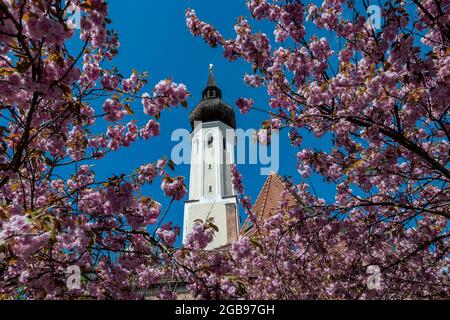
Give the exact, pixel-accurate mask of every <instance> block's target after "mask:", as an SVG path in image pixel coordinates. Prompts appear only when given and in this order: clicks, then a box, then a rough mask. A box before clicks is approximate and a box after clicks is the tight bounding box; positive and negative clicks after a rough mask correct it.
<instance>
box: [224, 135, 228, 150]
mask: <svg viewBox="0 0 450 320" xmlns="http://www.w3.org/2000/svg"><path fill="white" fill-rule="evenodd" d="M223 150H227V139H226V138H225V137H223Z"/></svg>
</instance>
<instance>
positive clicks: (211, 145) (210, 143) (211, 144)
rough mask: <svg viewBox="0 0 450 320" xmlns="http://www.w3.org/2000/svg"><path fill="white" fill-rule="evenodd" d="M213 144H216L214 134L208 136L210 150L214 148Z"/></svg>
mask: <svg viewBox="0 0 450 320" xmlns="http://www.w3.org/2000/svg"><path fill="white" fill-rule="evenodd" d="M213 142H214V138H213V136H212V134H211V135H208V138H207V144H208V148H212V147H213Z"/></svg>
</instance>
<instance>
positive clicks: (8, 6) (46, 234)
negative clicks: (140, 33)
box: [0, 0, 189, 299]
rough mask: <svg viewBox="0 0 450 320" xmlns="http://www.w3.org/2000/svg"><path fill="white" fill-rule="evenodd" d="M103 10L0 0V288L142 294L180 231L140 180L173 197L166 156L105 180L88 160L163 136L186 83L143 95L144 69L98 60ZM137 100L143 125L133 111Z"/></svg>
mask: <svg viewBox="0 0 450 320" xmlns="http://www.w3.org/2000/svg"><path fill="white" fill-rule="evenodd" d="M107 9H108V7H107V3H106V2H105V1H103V0H82V1H81V0H70V1H60V0H39V1H25V0H0V118H1V120H0V136H1V154H0V298H5V299H8V298H27V299H60V298H63V299H71V298H78V297H84V298H95V299H98V298H125V299H134V298H141V297H142V296H141V295H139V294H138V289H139V288H142V287H143V288H147V287H148V285H149V284H150V283H154V282H156V281H158V279H159V278H160V277H161V276H163V275H164V273H165V270H164V268H163V264H162V263H161V262H160V260H161V259H163V257H162V255H161V254H159V253H158V252H165V251H166V250H167V246H171V245H173V241H174V239H175V237H176V234H177V231H176V229H175V228H174V227H173V226H172V224H170V223H168V224H164V225H162V226H161V221H162V219H163V216H162V215H161V211H162V207H161V204H160V203H159V202H157V201H156V200H155V199H153V198H151V197H149V196H144V195H143V194H142V192H141V188H142V187H143V186H144V185H146V184H150V183H152V182H153V183H158V182H157V180H158V179H161V180H162V181H161V182H159V183H161V188H162V191H163V192H164V194H165V195H167V196H168V197H170V198H171V199H172V201H174V200H179V199H181V198H182V197H183V196H184V195H185V194H186V188H185V186H184V179H183V177H171V176H170V175H169V172H168V171H170V169H173V163H172V162H171V161H170V160H167V159H164V158H162V159H161V160H159V161H157V162H156V163H149V164H144V165H142V166H140V167H139V168H136V169H135V170H134V171H133V169H132V168H130V172H128V173H127V174H126V175H125V174H124V175H121V176H113V177H110V178H109V179H106V180H102V181H101V180H98V179H96V177H95V173H94V171H93V167H92V164H95V162H96V161H98V160H99V159H101V158H103V157H105V156H106V155H107V154H108V153H111V152H114V151H117V150H118V149H122V148H125V147H128V146H130V145H131V144H133V143H135V142H136V141H137V140H138V139H144V140H145V139H149V138H151V137H153V136H157V135H159V133H160V124H159V123H158V119H159V114H160V112H162V111H163V110H164V109H166V108H170V107H176V106H178V105H180V104H181V105H183V106H186V99H187V97H188V95H189V94H188V92H187V89H186V87H185V86H184V85H183V84H177V83H175V82H173V81H171V80H162V81H160V82H159V83H157V84H156V85H155V87H154V89H153V92H152V94H149V93H146V92H143V90H144V89H145V86H146V85H147V80H146V73H145V72H144V73H139V72H138V71H133V72H132V73H131V75H130V77H128V78H125V77H124V76H122V75H121V74H120V73H119V71H118V69H116V68H107V67H106V66H107V65H110V64H111V62H112V60H113V58H114V57H115V56H116V55H117V53H118V47H119V39H118V35H117V33H115V32H114V31H113V30H111V29H110V28H109V25H110V23H111V21H110V19H109V18H108V11H107ZM77 10H78V11H79V12H80V18H81V19H80V24H79V25H77V26H76V25H74V21H73V19H72V18H71V15H70V12H73V11H77ZM76 28H77V29H79V30H75V29H76ZM80 42H81V44H80ZM79 44H80V45H79ZM78 45H79V47H80V48H79V50H75V51H74V50H71V49H70V48H73V47H77V46H78ZM136 100H137V101H138V102H142V106H143V111H144V113H145V114H147V115H148V116H149V119H148V122H147V123H146V124H142V125H139V123H138V122H137V121H136V120H133V115H134V112H133V110H132V107H131V105H132V103H133V102H134V101H136ZM99 118H103V120H102V121H103V122H101V123H100V124H98V120H100V119H99ZM102 123H106V126H105V125H102ZM94 125H96V127H95V130H94ZM99 128H100V129H99ZM99 130H100V133H94V132H99ZM73 168H76V170H75V171H73ZM169 168H170V169H169ZM61 172H65V173H67V174H66V175H62V173H61ZM70 172H71V173H72V174H70ZM158 177H159V178H158ZM167 210H168V208H167V209H166V212H167ZM152 225H153V226H154V227H156V229H155V232H154V233H153V234H152V233H150V232H149V228H148V227H149V226H152ZM155 265H157V266H158V267H157V268H156V267H152V266H155ZM68 270H75V271H78V275H76V274H74V275H75V276H78V278H79V279H78V280H79V281H78V283H77V279H75V278H74V282H73V283H68V277H69V276H70V274H67V272H68ZM162 294H163V295H164V291H163V292H162Z"/></svg>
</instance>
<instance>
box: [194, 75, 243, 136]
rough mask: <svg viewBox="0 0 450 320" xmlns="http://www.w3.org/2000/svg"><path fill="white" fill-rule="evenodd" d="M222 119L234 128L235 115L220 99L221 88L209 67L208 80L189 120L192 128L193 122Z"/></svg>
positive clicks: (231, 108)
mask: <svg viewBox="0 0 450 320" xmlns="http://www.w3.org/2000/svg"><path fill="white" fill-rule="evenodd" d="M195 121H201V122H211V121H222V122H223V123H225V124H227V125H228V126H230V127H232V128H233V129H236V116H235V114H234V110H233V107H231V106H230V105H229V104H227V103H226V102H224V101H222V90H220V88H219V87H218V86H217V84H216V81H215V80H214V76H213V73H212V67H210V71H209V77H208V82H207V84H206V88H205V89H204V90H203V92H202V100H201V101H200V102H199V103H198V104H197V106H196V107H195V108H194V109H193V110H192V111H191V113H190V114H189V122H190V123H191V127H192V129H194V122H195Z"/></svg>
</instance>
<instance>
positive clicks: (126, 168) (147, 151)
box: [94, 0, 338, 243]
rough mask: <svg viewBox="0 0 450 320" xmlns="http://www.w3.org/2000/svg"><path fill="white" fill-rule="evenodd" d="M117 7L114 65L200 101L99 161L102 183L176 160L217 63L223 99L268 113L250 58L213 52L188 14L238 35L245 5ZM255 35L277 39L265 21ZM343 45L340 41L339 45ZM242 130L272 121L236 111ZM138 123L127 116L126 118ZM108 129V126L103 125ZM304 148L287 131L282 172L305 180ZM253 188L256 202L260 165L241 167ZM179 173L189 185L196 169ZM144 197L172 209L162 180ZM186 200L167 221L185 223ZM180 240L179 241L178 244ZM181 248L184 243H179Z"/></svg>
mask: <svg viewBox="0 0 450 320" xmlns="http://www.w3.org/2000/svg"><path fill="white" fill-rule="evenodd" d="M109 3H110V17H111V19H112V21H113V24H112V28H113V29H114V30H116V31H117V32H118V33H119V38H120V43H121V46H120V48H119V55H118V57H116V58H115V60H114V61H113V65H114V66H117V67H118V68H119V70H120V71H121V73H122V74H123V75H124V76H125V77H128V75H129V74H131V72H132V69H137V70H139V71H148V72H149V75H150V78H149V86H148V88H147V90H148V91H150V90H151V88H152V87H153V85H155V84H156V82H157V81H159V80H161V79H165V78H171V79H173V80H174V81H175V82H182V83H184V84H186V86H187V87H188V89H189V91H190V93H191V94H192V96H191V97H190V99H189V100H188V106H189V107H188V109H183V108H182V107H179V108H177V109H173V110H165V111H163V113H162V116H161V119H160V123H161V135H160V136H159V137H157V138H153V139H150V140H148V141H139V142H137V143H135V144H134V145H132V146H131V147H128V148H122V149H121V150H120V151H118V152H114V153H110V154H108V155H107V156H106V157H105V158H104V159H102V160H101V161H97V162H96V166H95V168H94V170H95V171H96V173H97V177H98V178H99V179H102V178H106V177H109V176H111V175H112V174H115V175H120V174H122V173H125V174H128V173H131V171H132V170H133V169H134V168H137V167H139V166H140V165H141V164H144V163H149V162H153V161H156V160H157V159H159V158H161V156H163V155H166V156H167V157H170V154H171V150H172V148H173V147H174V146H175V145H176V143H177V142H172V141H171V139H170V136H171V134H172V132H173V130H175V129H178V128H185V129H190V125H189V121H188V115H189V112H190V111H191V110H192V109H193V108H194V107H195V105H196V104H197V103H198V102H199V101H200V99H201V92H202V90H203V88H204V87H205V84H206V81H207V77H208V66H209V64H210V63H212V64H214V74H215V78H216V81H217V83H218V85H219V86H220V87H221V89H222V92H223V100H225V101H226V102H228V103H229V104H230V105H233V106H235V101H236V100H237V98H239V97H249V98H252V99H254V100H255V104H256V106H258V107H260V108H263V109H266V110H268V109H269V107H268V103H267V101H268V99H267V94H266V92H265V90H264V89H263V88H262V89H254V88H250V87H248V86H246V85H245V84H244V83H243V80H242V79H243V75H244V74H245V73H251V72H252V70H251V67H250V66H249V65H248V64H246V63H245V62H242V61H237V62H234V63H231V62H228V61H227V60H225V59H224V58H223V56H222V49H220V48H216V49H211V48H210V47H209V46H208V45H207V44H206V43H204V41H203V40H202V39H201V38H194V37H193V36H192V35H191V34H190V32H189V30H188V29H187V27H186V23H185V17H184V14H185V10H186V9H187V8H192V9H195V10H196V12H197V14H198V15H199V17H200V18H201V19H203V20H205V21H207V22H209V23H211V24H213V25H214V26H216V27H217V28H218V29H219V30H220V31H221V33H222V34H223V35H224V36H225V37H226V38H229V37H234V36H235V34H234V30H233V24H234V23H235V22H236V20H237V17H238V16H241V15H242V16H247V17H248V16H249V12H248V9H247V8H246V6H245V1H244V0H241V1H237V0H234V1H204V0H188V1H175V0H169V1H140V0H129V1H126V2H123V1H117V0H112V1H110V2H109ZM253 25H254V30H255V31H258V30H261V31H263V32H266V33H267V34H268V35H269V36H270V37H272V38H273V36H272V30H273V29H272V26H271V25H270V24H267V23H263V22H256V23H254V24H253ZM307 31H308V35H312V34H314V33H316V34H317V35H318V36H325V37H327V38H328V39H330V38H332V37H331V35H330V34H329V33H320V32H319V31H318V30H314V29H309V30H307ZM333 43H334V45H338V43H337V41H332V45H333ZM132 107H133V109H134V110H135V112H136V115H135V117H134V118H133V119H137V120H138V122H139V125H141V126H142V125H144V124H145V123H146V122H147V121H148V116H146V115H144V114H143V113H142V106H141V104H140V101H136V102H135V103H134V105H133V106H132ZM236 115H237V119H236V120H237V127H238V128H242V129H248V128H259V125H260V123H261V122H262V121H263V120H265V119H266V115H265V114H263V113H258V112H255V111H253V112H250V113H249V114H247V115H246V116H242V115H241V114H240V113H239V111H238V110H237V108H236ZM130 120H132V118H131V117H129V116H128V117H126V118H125V119H124V121H130ZM103 128H104V127H103ZM327 140H329V139H327V138H325V137H323V138H321V139H317V138H315V137H313V136H311V135H306V136H305V139H304V143H303V147H320V148H328V147H329V146H330V145H329V142H328V141H327ZM297 152H298V150H296V149H294V148H292V147H291V146H290V144H289V139H288V137H287V131H286V130H283V131H282V132H281V134H280V169H279V171H278V173H279V174H280V175H286V176H292V177H293V178H294V181H295V182H297V183H299V182H302V178H301V176H300V175H299V174H298V172H297V170H296V157H295V155H296V153H297ZM239 170H240V171H241V173H242V175H243V177H244V182H245V186H246V192H247V193H248V194H249V195H250V196H251V197H252V200H253V201H254V200H255V199H256V197H257V196H258V193H259V191H260V189H261V187H262V185H263V183H264V180H265V179H266V176H261V175H260V166H259V165H240V166H239ZM175 174H176V175H183V176H185V177H186V178H187V179H186V180H187V182H188V181H189V180H188V177H189V165H178V166H177V167H176V171H175ZM310 182H312V183H313V184H314V187H315V190H316V191H317V194H318V195H319V196H320V197H323V198H325V199H327V200H329V201H332V200H334V192H333V191H334V187H333V186H331V185H327V184H325V183H323V181H322V178H321V177H318V176H313V177H312V178H311V181H310ZM144 193H145V194H146V195H151V196H152V197H154V198H155V199H156V200H158V201H160V202H161V203H162V204H163V205H164V206H166V205H167V204H168V203H169V201H170V199H168V198H166V197H164V196H163V194H162V192H161V189H160V183H159V181H158V183H156V184H154V185H152V186H150V187H148V188H145V189H144ZM183 205H184V202H183V201H178V202H176V203H174V205H173V206H172V208H171V210H170V212H169V213H168V215H167V217H166V218H165V221H169V220H170V221H173V222H175V224H178V225H180V226H181V225H182V219H183ZM240 211H241V212H240V215H241V219H242V221H243V220H244V219H245V216H244V215H243V212H242V211H243V210H240ZM178 241H179V240H178ZM178 243H179V242H178Z"/></svg>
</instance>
